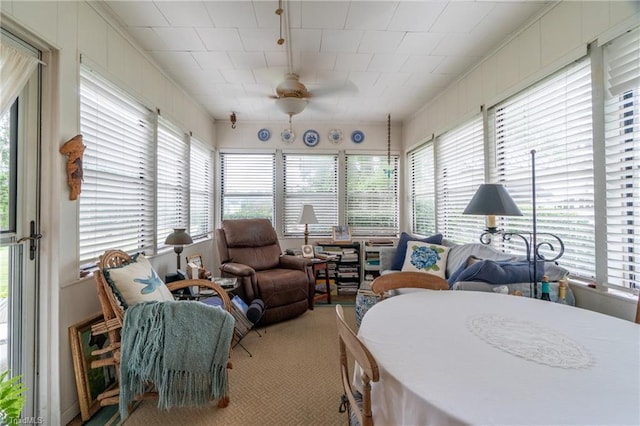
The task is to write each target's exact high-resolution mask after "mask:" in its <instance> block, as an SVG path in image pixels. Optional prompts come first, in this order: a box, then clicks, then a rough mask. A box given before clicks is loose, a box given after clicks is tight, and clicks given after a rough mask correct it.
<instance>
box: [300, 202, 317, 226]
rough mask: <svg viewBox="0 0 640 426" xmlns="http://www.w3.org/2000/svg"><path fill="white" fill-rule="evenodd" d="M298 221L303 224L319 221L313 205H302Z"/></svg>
mask: <svg viewBox="0 0 640 426" xmlns="http://www.w3.org/2000/svg"><path fill="white" fill-rule="evenodd" d="M298 223H299V224H301V225H307V224H314V223H318V218H317V217H316V212H315V211H314V210H313V206H312V205H311V204H304V205H303V206H302V211H301V212H300V218H299V219H298Z"/></svg>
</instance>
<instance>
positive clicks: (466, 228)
mask: <svg viewBox="0 0 640 426" xmlns="http://www.w3.org/2000/svg"><path fill="white" fill-rule="evenodd" d="M483 141H484V138H483V130H482V117H481V116H477V117H475V118H473V119H472V120H471V121H469V122H467V123H465V124H463V125H461V126H458V127H457V128H455V129H453V130H451V131H449V132H447V133H445V134H443V135H440V136H439V137H438V138H437V139H436V143H435V148H436V191H437V200H438V209H437V216H436V217H437V219H436V220H437V222H436V223H437V227H438V232H439V233H441V234H442V235H444V237H445V238H447V239H449V240H451V241H454V242H456V243H460V244H462V243H470V242H475V241H477V239H478V231H479V230H481V229H483V227H484V226H483V225H484V218H483V217H478V216H473V215H464V214H462V212H463V211H464V209H465V207H466V206H467V204H469V201H470V200H471V198H472V197H473V195H474V194H475V192H476V190H477V189H478V186H480V184H481V183H484V143H483Z"/></svg>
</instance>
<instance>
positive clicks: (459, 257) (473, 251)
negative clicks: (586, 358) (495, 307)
mask: <svg viewBox="0 0 640 426" xmlns="http://www.w3.org/2000/svg"><path fill="white" fill-rule="evenodd" d="M400 241H401V242H402V237H401V240H400ZM405 241H406V238H405ZM409 241H411V240H409ZM441 245H443V246H446V247H449V248H450V250H449V251H448V253H447V258H446V270H445V278H446V279H447V280H448V281H449V284H450V286H451V290H467V291H486V292H494V291H498V292H508V293H509V294H513V293H514V292H516V291H519V292H521V293H522V295H523V296H525V297H530V296H531V288H532V286H531V284H530V282H529V280H528V279H525V280H522V277H523V274H522V273H520V274H515V275H514V277H519V278H521V279H519V280H516V281H514V282H509V280H508V277H509V274H510V273H512V271H513V270H515V269H520V271H521V269H522V268H513V269H511V270H510V268H509V266H512V265H510V264H513V265H518V264H520V265H522V264H523V263H526V261H525V259H524V258H522V257H518V256H513V255H510V254H506V253H503V252H501V251H499V250H497V249H495V248H493V247H491V246H486V245H483V244H480V243H471V244H455V243H452V242H450V241H448V240H446V239H443V240H442V242H441ZM400 250H406V249H405V248H404V246H403V247H402V248H400ZM397 255H398V247H381V248H380V271H381V273H382V274H390V273H394V272H398V271H399V270H400V269H394V268H393V267H394V266H395V267H396V268H397V267H398V265H401V264H402V262H400V263H398V257H396V256H397ZM470 259H472V260H473V261H475V262H478V261H482V260H486V261H495V262H484V263H485V264H486V265H487V266H490V267H486V268H482V270H479V268H478V266H482V265H476V266H474V272H475V273H473V274H466V276H467V277H468V278H470V279H465V274H464V271H465V270H469V269H468V268H467V265H468V264H469V265H471V264H472V263H475V262H470ZM394 263H395V265H394ZM496 265H502V266H503V267H502V268H500V266H498V269H500V271H499V272H500V273H499V274H496V273H495V272H496V270H495V269H492V268H496ZM526 268H527V270H528V269H529V265H527V266H526ZM538 268H539V269H540V268H542V269H541V270H540V271H538V272H539V273H538V277H541V276H542V275H547V277H548V278H549V287H550V291H549V295H550V298H551V301H553V302H555V301H557V299H558V281H559V280H561V279H564V278H566V277H567V275H568V273H569V271H568V270H566V269H565V268H563V267H561V266H558V265H556V264H555V263H551V262H545V263H542V262H541V263H539V264H538ZM456 273H458V274H459V276H460V278H461V280H455V282H454V281H452V280H451V278H452V277H453V276H454V275H455V274H456ZM526 276H527V277H528V273H527V274H526ZM493 277H497V278H498V281H499V282H498V283H496V282H493V281H492V279H493ZM537 288H538V290H537V294H538V297H539V295H540V283H538V284H537ZM416 291H428V290H423V289H416V288H406V289H397V290H392V292H391V294H392V295H394V294H405V293H411V292H416ZM565 300H566V301H567V304H569V305H575V299H574V296H573V293H572V291H571V289H570V288H567V290H566V299H565ZM376 301H377V299H376V297H375V296H373V295H372V294H371V293H367V291H366V289H364V291H363V292H362V294H359V295H358V297H357V298H356V320H357V321H356V322H357V323H358V324H359V322H360V319H361V318H362V316H363V315H364V313H365V312H366V310H367V309H368V308H369V307H370V306H372V305H373V304H375V303H376Z"/></svg>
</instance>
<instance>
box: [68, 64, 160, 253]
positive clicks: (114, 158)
mask: <svg viewBox="0 0 640 426" xmlns="http://www.w3.org/2000/svg"><path fill="white" fill-rule="evenodd" d="M80 132H81V133H82V135H83V142H84V144H85V145H86V149H85V152H84V160H83V167H84V182H83V185H82V196H81V197H80V218H79V228H80V229H79V237H80V262H81V264H87V263H90V262H94V261H95V260H97V259H98V257H99V256H100V255H101V254H102V253H103V252H104V251H105V250H107V249H110V248H113V247H119V248H121V249H122V250H125V251H127V252H135V251H143V250H150V251H153V247H154V231H155V227H154V221H153V216H154V212H155V206H154V186H155V182H154V158H155V156H154V125H153V113H152V112H151V111H149V110H148V109H147V108H145V107H144V106H142V105H140V104H139V103H138V102H136V101H134V100H132V99H131V98H129V97H127V96H126V95H124V94H123V93H122V92H121V91H120V90H118V88H117V87H115V86H113V85H112V84H110V83H109V82H107V81H106V80H104V79H102V78H101V77H100V76H99V75H97V74H95V73H94V72H92V71H90V70H88V69H87V68H85V67H84V66H83V67H82V68H81V71H80Z"/></svg>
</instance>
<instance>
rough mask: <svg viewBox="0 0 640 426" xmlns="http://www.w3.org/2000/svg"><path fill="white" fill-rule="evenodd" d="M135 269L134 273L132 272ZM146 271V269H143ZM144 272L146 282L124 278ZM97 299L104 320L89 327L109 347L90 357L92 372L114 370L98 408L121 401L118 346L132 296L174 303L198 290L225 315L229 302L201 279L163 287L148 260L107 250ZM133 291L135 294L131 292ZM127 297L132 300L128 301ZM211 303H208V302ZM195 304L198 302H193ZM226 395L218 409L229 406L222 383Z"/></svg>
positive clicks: (102, 258)
mask: <svg viewBox="0 0 640 426" xmlns="http://www.w3.org/2000/svg"><path fill="white" fill-rule="evenodd" d="M134 267H135V268H138V269H137V270H136V272H133V268H134ZM145 268H146V269H145ZM141 270H142V271H144V274H143V275H144V276H145V277H147V276H148V278H143V279H141V278H125V277H124V275H126V274H130V275H131V276H132V277H133V276H134V275H135V274H137V275H138V276H139V275H140V273H141ZM94 278H95V281H96V287H97V292H98V299H99V301H100V306H101V308H102V313H103V318H104V320H103V321H102V322H100V323H97V324H95V325H94V326H92V330H91V331H92V334H93V335H106V337H107V338H108V345H107V346H105V347H103V348H102V349H100V350H99V351H95V352H94V353H92V355H100V357H101V359H100V360H99V361H94V362H92V365H91V368H102V367H106V366H113V367H114V368H115V377H116V380H117V381H116V384H115V386H114V387H112V388H110V389H108V390H107V391H105V392H103V393H101V394H100V395H98V396H97V398H96V399H97V401H98V402H99V403H100V405H101V406H107V405H114V404H118V403H119V399H120V391H121V389H120V386H119V385H120V375H121V363H120V361H121V356H122V353H121V342H122V331H123V325H124V318H125V311H126V309H127V308H128V306H130V305H132V304H133V302H132V300H133V296H132V295H133V294H135V295H136V296H138V297H143V298H145V300H136V301H135V303H140V302H145V301H151V300H154V299H153V298H155V301H162V300H173V298H174V296H173V293H172V292H174V291H176V290H180V289H186V288H190V287H192V286H199V287H200V288H206V289H208V290H209V292H208V293H211V294H210V297H212V298H213V297H214V296H215V297H217V298H219V302H220V304H221V305H222V306H221V307H222V308H223V309H224V310H225V311H226V312H229V315H231V314H230V311H231V301H230V299H229V296H228V294H227V292H226V291H225V290H224V289H223V288H222V287H220V286H219V285H218V284H216V283H214V282H212V281H210V280H204V279H190V280H180V281H174V282H172V283H169V284H165V283H163V282H162V280H160V278H159V277H158V276H157V273H156V272H155V271H154V270H153V268H152V267H151V265H150V264H149V263H148V260H146V259H145V258H144V256H142V255H137V256H130V255H129V254H128V253H126V252H124V251H122V250H107V251H105V252H104V253H103V254H102V256H100V260H99V261H98V271H96V272H95V273H94ZM132 288H135V291H132V290H131V289H132ZM128 296H131V297H129V298H128ZM210 300H211V299H210ZM193 303H197V302H193ZM230 357H231V347H229V350H228V357H227V359H230ZM226 368H227V369H230V368H232V365H231V362H230V361H227V365H226ZM225 386H226V388H227V391H226V392H225V396H224V397H222V398H220V399H219V400H218V406H219V407H226V406H227V405H229V397H228V383H225ZM157 397H158V393H157V392H156V391H150V392H145V393H143V394H140V395H138V396H136V399H148V398H157Z"/></svg>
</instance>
